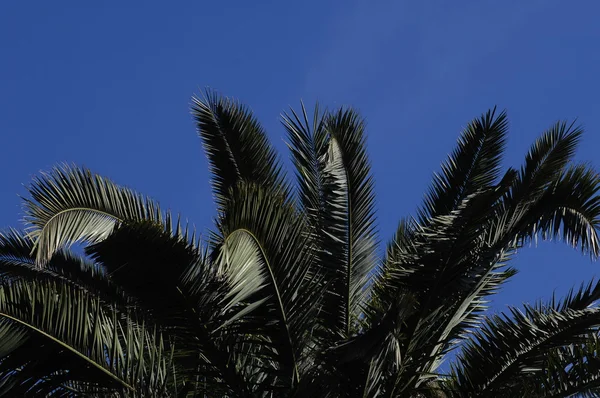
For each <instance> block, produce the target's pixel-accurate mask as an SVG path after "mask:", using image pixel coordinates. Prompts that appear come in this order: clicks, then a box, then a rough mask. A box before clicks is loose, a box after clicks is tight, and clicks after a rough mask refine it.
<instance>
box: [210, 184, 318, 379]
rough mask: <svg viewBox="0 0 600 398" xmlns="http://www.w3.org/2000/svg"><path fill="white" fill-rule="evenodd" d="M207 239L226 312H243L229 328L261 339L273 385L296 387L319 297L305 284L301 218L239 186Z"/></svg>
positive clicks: (268, 196)
mask: <svg viewBox="0 0 600 398" xmlns="http://www.w3.org/2000/svg"><path fill="white" fill-rule="evenodd" d="M213 239H214V243H213V245H214V247H215V251H214V253H215V254H214V255H218V259H217V264H218V266H219V268H220V269H222V272H223V273H224V274H226V275H228V279H229V283H230V285H231V292H230V293H229V298H228V307H234V306H240V305H241V306H242V307H239V308H243V310H240V312H239V313H238V314H237V315H235V316H234V318H230V319H229V321H228V322H233V321H234V320H236V319H237V318H240V317H241V318H240V320H239V322H235V323H234V325H233V326H235V327H236V328H240V332H241V333H243V334H244V335H249V336H251V335H254V336H261V338H266V339H267V340H268V342H269V345H270V346H272V349H274V352H273V353H272V354H271V355H273V359H274V360H275V363H277V367H278V368H279V371H277V374H279V373H281V376H277V379H279V378H283V380H279V383H283V384H284V385H288V386H289V385H291V384H294V383H297V382H298V380H299V378H300V372H301V362H302V356H303V354H304V352H303V350H304V348H305V346H306V338H307V334H308V333H309V331H310V328H311V327H312V326H313V324H312V319H314V314H315V311H316V310H317V309H318V306H317V304H318V302H319V300H318V298H319V295H320V294H321V293H320V292H321V291H322V287H321V285H318V284H315V283H313V282H314V280H313V282H311V278H312V277H313V276H314V275H312V273H311V268H310V267H311V265H312V248H311V246H310V244H309V241H308V240H307V239H308V235H307V233H306V224H305V222H304V220H303V218H302V217H300V216H299V215H298V214H297V212H296V210H295V208H294V205H293V203H292V202H290V201H288V200H287V199H286V198H285V197H284V196H281V195H280V194H279V193H277V192H273V191H270V190H268V189H265V188H263V187H258V186H256V185H253V184H250V185H249V184H241V185H238V187H237V188H236V190H235V191H233V192H232V194H231V200H230V202H229V203H228V204H227V206H226V212H225V213H224V214H223V217H222V219H221V221H220V223H219V234H218V235H215V236H214V238H213ZM242 314H243V317H242ZM256 344H259V343H258V342H257V343H256ZM259 345H260V344H259ZM267 355H268V354H267Z"/></svg>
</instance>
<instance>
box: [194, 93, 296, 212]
mask: <svg viewBox="0 0 600 398" xmlns="http://www.w3.org/2000/svg"><path fill="white" fill-rule="evenodd" d="M191 110H192V116H193V118H194V120H195V121H196V125H197V127H198V133H199V135H200V137H201V138H202V142H203V144H204V150H205V152H206V155H207V157H208V160H209V164H210V169H211V172H212V174H213V179H212V184H213V192H214V195H215V201H216V202H217V205H218V207H219V208H222V207H223V206H224V204H225V202H226V200H227V198H228V195H229V191H230V189H231V188H232V187H234V186H235V185H236V184H237V183H238V182H239V181H248V182H256V183H259V184H262V185H265V186H269V187H272V188H277V189H281V190H282V191H283V192H287V189H288V188H287V186H286V183H285V175H284V173H283V171H282V167H281V164H280V162H279V160H278V157H277V153H276V152H275V150H274V148H273V147H272V146H271V144H270V143H269V140H268V138H267V134H266V133H265V131H264V129H263V128H262V126H261V125H260V123H259V122H258V121H257V120H256V119H255V118H254V116H253V115H252V112H251V111H250V110H249V109H247V108H246V107H244V106H243V105H241V104H240V103H239V102H236V101H234V100H232V99H229V98H225V97H221V96H219V95H217V94H216V93H215V92H211V91H206V93H205V95H204V97H203V98H197V97H194V98H192V108H191Z"/></svg>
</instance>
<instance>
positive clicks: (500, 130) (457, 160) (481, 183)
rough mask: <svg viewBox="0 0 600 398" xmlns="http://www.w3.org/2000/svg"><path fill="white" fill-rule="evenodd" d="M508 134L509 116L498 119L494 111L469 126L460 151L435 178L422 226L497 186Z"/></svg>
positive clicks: (421, 216) (459, 144)
mask: <svg viewBox="0 0 600 398" xmlns="http://www.w3.org/2000/svg"><path fill="white" fill-rule="evenodd" d="M507 131H508V120H507V116H506V112H502V113H500V114H499V115H498V116H496V109H495V108H494V109H492V110H489V111H488V112H487V113H485V114H483V115H482V116H481V117H480V118H479V119H474V120H473V121H471V122H470V123H469V124H468V125H467V127H466V128H465V130H463V132H462V133H461V136H460V138H459V139H458V144H457V147H456V148H455V149H454V151H453V152H452V154H451V155H450V156H449V157H448V160H447V161H446V162H445V163H443V164H442V173H441V174H435V175H434V181H433V185H432V187H431V189H430V191H429V193H428V194H427V196H426V198H425V205H424V208H423V209H422V210H420V211H419V222H420V223H421V224H427V222H428V220H429V219H430V218H432V217H436V216H440V215H444V214H449V213H450V212H451V211H452V210H454V209H455V208H456V206H458V205H459V204H460V203H461V202H462V201H463V200H464V199H465V198H466V197H467V196H469V195H471V194H473V193H474V192H476V191H478V190H481V189H486V188H489V187H490V186H492V185H493V184H495V183H496V180H497V178H498V177H499V175H500V162H501V160H502V153H503V152H504V148H505V142H506V134H507Z"/></svg>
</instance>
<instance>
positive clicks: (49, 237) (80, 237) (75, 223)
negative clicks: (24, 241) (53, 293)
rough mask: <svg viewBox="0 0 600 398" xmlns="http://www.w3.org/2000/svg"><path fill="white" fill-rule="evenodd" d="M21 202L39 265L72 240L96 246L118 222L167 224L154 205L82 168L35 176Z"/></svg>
mask: <svg viewBox="0 0 600 398" xmlns="http://www.w3.org/2000/svg"><path fill="white" fill-rule="evenodd" d="M29 193H30V194H31V199H25V214H26V217H25V219H26V221H27V223H28V224H29V225H30V229H29V231H28V232H29V236H30V237H31V238H32V239H33V240H34V242H35V247H36V251H37V260H38V262H45V261H47V260H48V259H49V258H50V257H51V256H52V255H53V254H54V252H55V251H56V250H58V249H60V248H62V247H65V246H69V245H71V244H73V243H74V242H78V241H84V242H91V243H93V242H97V241H99V240H102V239H104V238H106V237H107V236H108V234H109V233H110V232H112V230H113V228H114V226H115V224H116V223H118V222H122V221H139V220H152V221H156V222H166V223H170V217H166V218H165V217H164V216H163V214H162V213H161V210H160V208H159V206H158V204H157V203H156V202H153V201H152V200H150V199H148V198H146V197H143V196H141V195H139V194H137V193H135V192H134V191H132V190H130V189H128V188H124V187H121V186H119V185H116V184H115V183H113V182H112V181H110V180H109V179H106V178H104V177H101V176H99V175H97V174H93V173H92V172H91V171H89V170H87V169H84V168H74V167H69V166H63V167H60V168H55V169H54V170H53V171H52V172H51V173H49V174H42V175H41V176H40V177H36V178H35V179H34V180H33V183H32V184H31V186H30V187H29Z"/></svg>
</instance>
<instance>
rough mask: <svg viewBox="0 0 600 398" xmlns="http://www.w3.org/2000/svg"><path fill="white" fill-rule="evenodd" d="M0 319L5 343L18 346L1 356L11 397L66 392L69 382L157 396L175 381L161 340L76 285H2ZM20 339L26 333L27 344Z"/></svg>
mask: <svg viewBox="0 0 600 398" xmlns="http://www.w3.org/2000/svg"><path fill="white" fill-rule="evenodd" d="M0 322H1V325H2V328H0V331H1V332H2V333H3V336H2V338H0V340H1V341H5V337H6V338H7V339H10V340H13V341H15V343H14V344H13V347H11V348H12V349H11V350H8V352H7V350H3V351H4V354H5V355H4V356H3V357H2V359H0V378H1V380H2V381H1V382H0V384H2V385H3V386H7V385H10V386H11V387H10V392H11V394H15V393H16V394H18V391H24V392H28V393H32V392H36V393H37V392H39V391H40V389H41V388H43V391H52V390H53V389H62V388H64V384H68V383H70V382H75V383H84V384H89V385H95V386H96V388H98V387H99V386H101V387H102V388H103V389H105V390H111V389H112V390H115V391H123V392H124V393H127V392H128V391H129V392H131V391H140V392H144V391H145V392H147V393H152V392H158V391H161V392H162V391H164V388H166V387H167V386H168V385H169V384H170V383H172V380H171V377H172V374H171V373H170V372H171V371H172V369H171V365H170V360H169V359H168V355H167V354H166V353H164V352H163V350H162V348H161V344H160V336H159V335H157V334H156V333H150V332H148V331H147V330H145V329H144V327H143V325H138V324H137V323H136V322H134V321H133V320H132V319H131V318H129V317H127V316H125V314H121V315H119V314H117V313H115V312H114V311H111V310H110V309H109V308H106V307H104V306H103V305H102V304H100V302H99V301H98V300H97V299H95V298H93V297H90V296H89V295H87V294H86V293H85V291H83V290H81V289H78V288H74V287H73V286H72V285H70V284H66V283H61V282H57V281H37V282H35V283H31V282H23V281H17V282H14V283H11V284H10V285H4V286H1V287H0ZM15 335H17V336H23V337H24V336H27V342H26V344H22V343H21V342H19V341H17V340H18V339H17V340H16V339H15ZM150 357H152V358H153V360H152V361H151V362H150V361H148V359H149V358H150ZM74 364H77V366H74ZM65 372H68V373H65ZM58 375H62V377H57V376H58Z"/></svg>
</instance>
